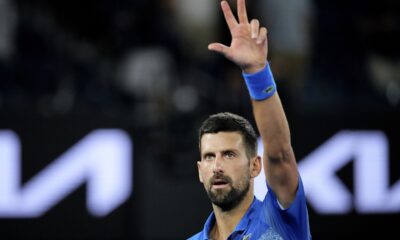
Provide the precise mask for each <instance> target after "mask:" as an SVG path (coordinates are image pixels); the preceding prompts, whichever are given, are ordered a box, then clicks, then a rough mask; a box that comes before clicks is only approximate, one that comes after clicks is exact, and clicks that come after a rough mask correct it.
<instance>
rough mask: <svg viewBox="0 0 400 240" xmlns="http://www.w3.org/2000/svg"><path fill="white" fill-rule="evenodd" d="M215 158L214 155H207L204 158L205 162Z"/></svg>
mask: <svg viewBox="0 0 400 240" xmlns="http://www.w3.org/2000/svg"><path fill="white" fill-rule="evenodd" d="M213 159H214V156H213V155H206V156H204V160H213Z"/></svg>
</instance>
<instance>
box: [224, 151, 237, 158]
mask: <svg viewBox="0 0 400 240" xmlns="http://www.w3.org/2000/svg"><path fill="white" fill-rule="evenodd" d="M225 156H226V157H227V158H234V157H235V156H236V155H235V153H233V152H226V153H225Z"/></svg>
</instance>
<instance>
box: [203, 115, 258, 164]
mask: <svg viewBox="0 0 400 240" xmlns="http://www.w3.org/2000/svg"><path fill="white" fill-rule="evenodd" d="M218 132H239V133H240V135H241V136H242V137H243V140H244V144H245V149H246V155H247V157H248V158H250V157H254V156H256V155H257V135H256V133H255V131H254V128H253V127H252V126H251V124H250V123H249V121H247V120H246V119H245V118H243V117H241V116H239V115H236V114H233V113H229V112H222V113H217V114H213V115H211V116H209V117H208V118H207V119H206V120H205V121H204V122H203V124H202V125H201V127H200V129H199V148H200V151H201V138H202V137H203V135H204V134H206V133H218Z"/></svg>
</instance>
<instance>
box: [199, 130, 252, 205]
mask: <svg viewBox="0 0 400 240" xmlns="http://www.w3.org/2000/svg"><path fill="white" fill-rule="evenodd" d="M200 144H201V161H199V162H198V163H197V166H198V170H199V178H200V182H202V183H203V185H204V188H205V190H206V192H207V194H208V197H209V198H210V200H211V202H212V203H214V204H215V205H217V206H219V207H220V208H221V209H222V210H223V211H228V210H230V209H232V208H234V207H236V206H237V205H238V204H239V203H240V202H241V201H242V200H243V199H244V197H245V196H246V195H247V194H248V192H249V189H250V179H251V178H252V177H253V176H251V175H252V169H251V168H252V167H251V164H250V160H249V159H248V158H247V155H246V150H245V147H244V142H243V138H242V136H241V135H240V133H239V132H219V133H215V134H214V133H207V134H204V135H203V136H202V138H201V141H200ZM258 172H259V171H258ZM257 174H258V173H257Z"/></svg>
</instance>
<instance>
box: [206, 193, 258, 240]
mask: <svg viewBox="0 0 400 240" xmlns="http://www.w3.org/2000/svg"><path fill="white" fill-rule="evenodd" d="M252 193H253V192H252V191H251V194H250V192H249V194H248V195H247V196H246V197H245V198H244V199H243V201H242V202H241V203H239V205H237V206H236V207H235V208H233V209H231V210H229V211H222V210H221V208H219V207H218V206H215V205H214V204H213V210H214V215H215V224H214V226H213V227H212V229H211V231H210V237H211V239H213V240H225V239H227V238H228V237H229V235H230V234H231V233H232V232H233V230H235V227H236V226H237V225H238V224H239V222H240V220H241V219H242V217H243V216H244V215H245V214H246V212H247V210H248V209H249V207H250V205H251V203H252V202H253V199H254V196H253V194H252Z"/></svg>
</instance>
